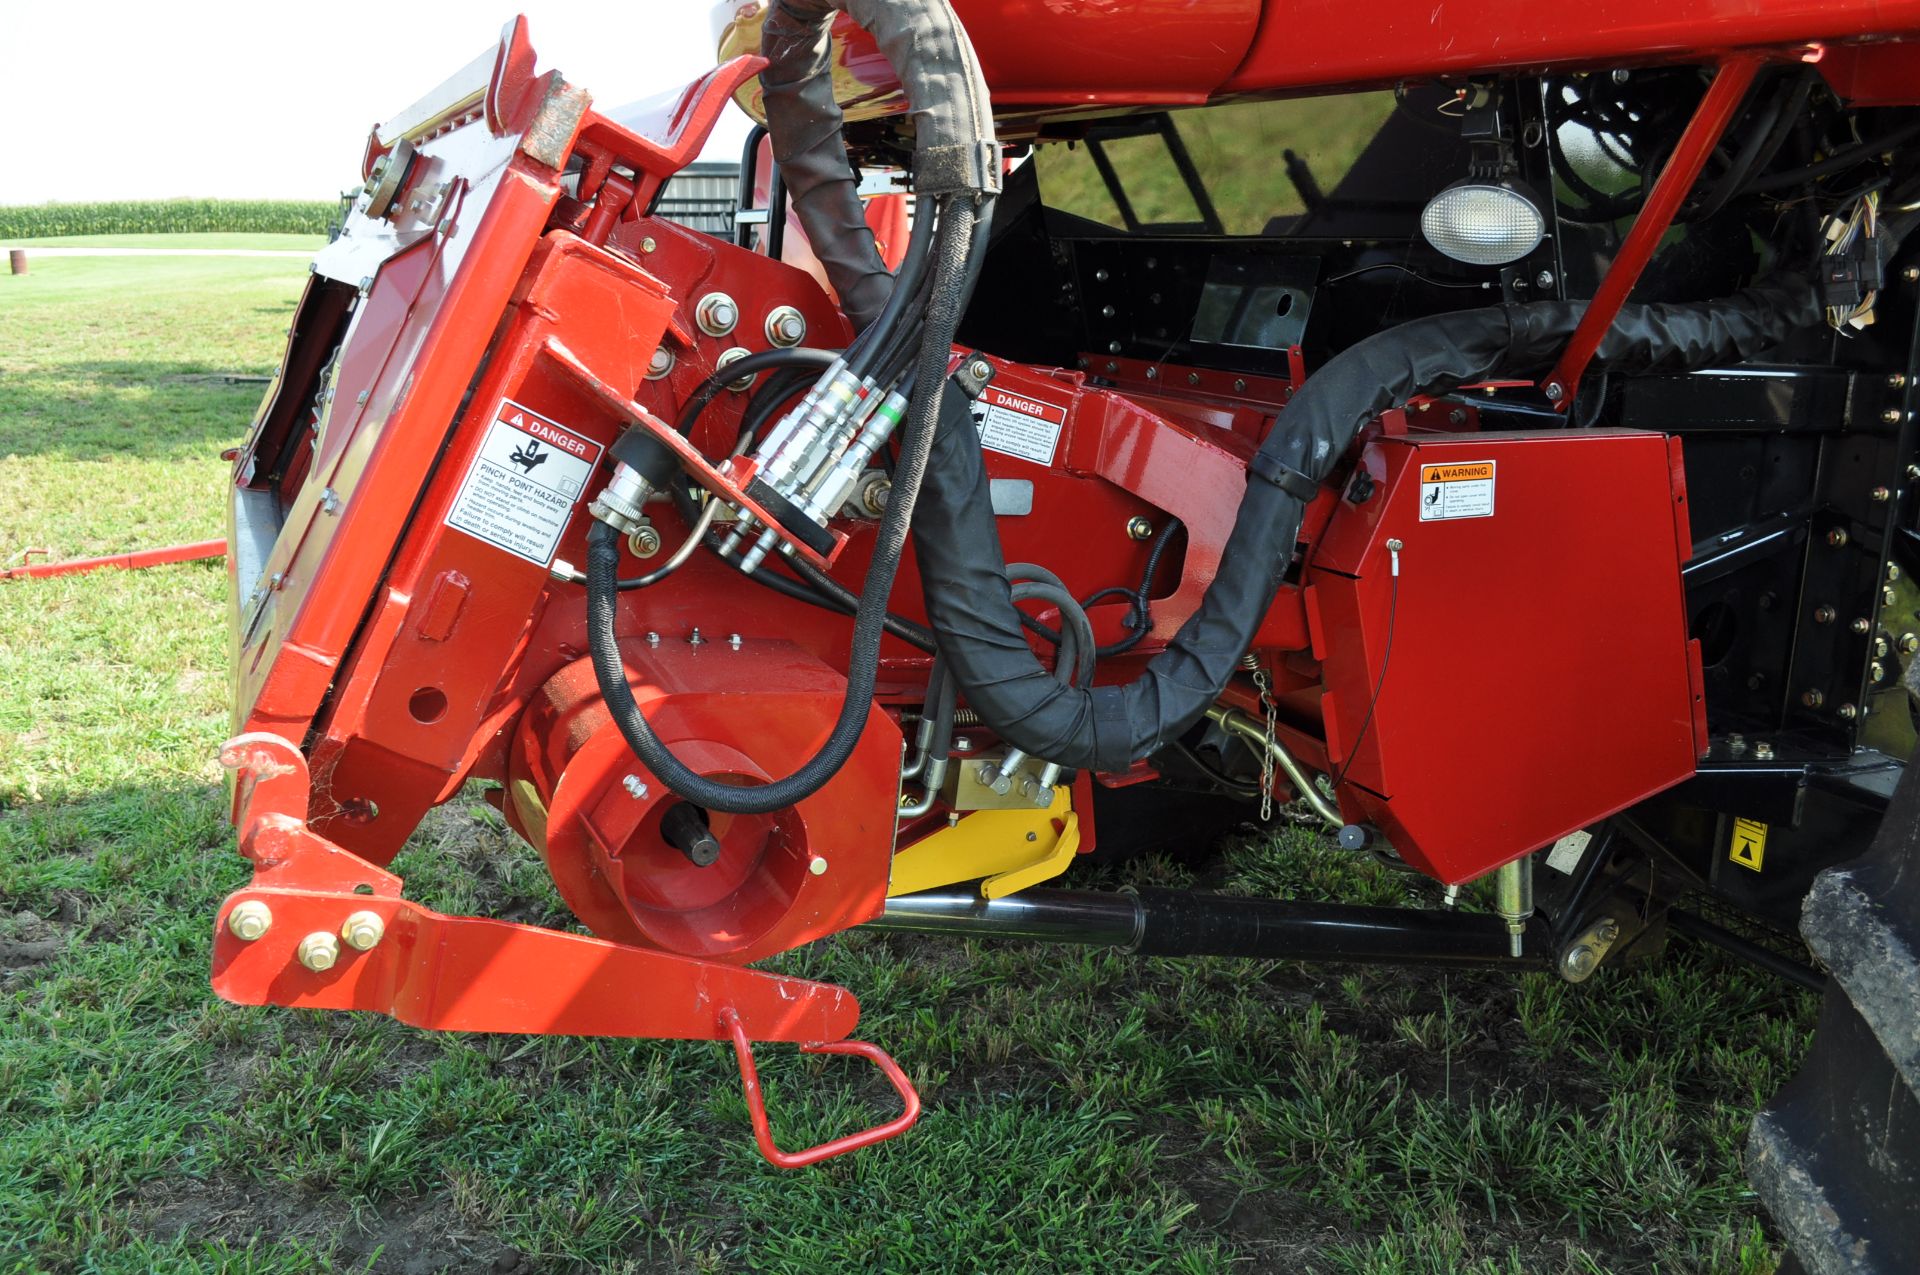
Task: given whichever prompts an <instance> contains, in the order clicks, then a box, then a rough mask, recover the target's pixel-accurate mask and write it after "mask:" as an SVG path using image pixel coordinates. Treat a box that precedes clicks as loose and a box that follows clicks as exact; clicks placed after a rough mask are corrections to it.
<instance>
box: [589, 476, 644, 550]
mask: <svg viewBox="0 0 1920 1275" xmlns="http://www.w3.org/2000/svg"><path fill="white" fill-rule="evenodd" d="M651 490H652V486H651V484H649V483H648V482H647V480H646V479H645V478H643V477H641V476H640V474H639V472H638V471H636V470H634V469H630V468H629V467H627V466H626V465H624V464H617V465H615V466H614V467H613V478H612V480H611V481H609V482H608V483H607V485H606V486H605V487H602V488H601V489H600V494H599V495H597V496H595V497H594V498H593V502H592V503H591V504H589V505H588V506H587V512H588V513H590V514H592V515H593V516H594V517H595V518H598V519H599V520H600V521H601V522H604V523H606V524H607V525H608V526H610V527H612V528H614V529H615V530H616V531H618V532H619V533H620V534H621V535H623V536H631V535H633V534H634V533H636V532H638V531H639V530H640V529H641V528H642V527H645V526H646V525H647V517H646V515H645V514H644V513H642V512H641V511H640V510H641V506H642V505H644V504H645V503H646V500H647V493H648V492H649V491H651Z"/></svg>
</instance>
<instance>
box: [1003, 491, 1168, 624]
mask: <svg viewBox="0 0 1920 1275" xmlns="http://www.w3.org/2000/svg"><path fill="white" fill-rule="evenodd" d="M1184 526H1185V524H1183V523H1182V522H1181V521H1180V520H1179V519H1178V518H1169V519H1167V521H1166V523H1165V524H1164V525H1163V526H1162V527H1161V528H1160V531H1159V534H1157V535H1156V536H1155V537H1154V539H1153V548H1152V550H1151V551H1150V552H1149V553H1148V554H1147V568H1146V570H1145V571H1143V572H1141V574H1140V587H1139V588H1138V589H1129V588H1127V587H1125V586H1124V585H1117V584H1116V585H1109V586H1108V587H1106V588H1104V589H1097V590H1095V591H1094V592H1092V593H1089V594H1088V595H1087V596H1086V597H1084V598H1081V599H1080V606H1081V609H1082V610H1087V611H1091V610H1092V609H1093V608H1094V607H1095V606H1096V605H1098V604H1099V603H1101V602H1103V601H1105V600H1106V599H1108V598H1116V597H1124V598H1126V599H1127V600H1128V602H1129V603H1130V604H1131V611H1132V614H1131V615H1130V616H1129V617H1128V619H1127V628H1128V629H1129V630H1130V632H1129V633H1128V634H1127V636H1125V637H1123V638H1121V639H1120V640H1119V641H1117V642H1113V643H1110V644H1108V645H1106V646H1101V647H1096V648H1094V655H1095V656H1096V657H1097V658H1099V659H1106V658H1107V657H1109V656H1114V655H1124V654H1126V653H1127V652H1128V651H1131V650H1132V649H1133V648H1134V647H1136V646H1138V645H1140V642H1141V640H1142V639H1143V638H1145V637H1146V636H1147V634H1149V633H1151V632H1153V580H1154V577H1155V576H1156V575H1158V574H1159V571H1160V559H1161V557H1162V556H1163V555H1164V554H1165V553H1166V551H1167V545H1168V544H1169V543H1170V542H1171V541H1172V539H1173V536H1174V533H1175V532H1177V531H1180V530H1181V529H1182V528H1183V527H1184ZM1013 570H1014V568H1012V567H1009V568H1008V571H1009V572H1012V571H1013ZM1020 623H1021V625H1022V626H1024V627H1025V628H1026V629H1027V631H1028V632H1030V633H1033V634H1035V635H1036V636H1038V637H1040V638H1042V639H1044V640H1046V641H1047V642H1050V643H1052V644H1053V645H1054V646H1059V645H1060V632H1059V630H1058V629H1054V628H1052V627H1050V626H1048V625H1046V624H1044V623H1042V622H1041V621H1039V620H1036V619H1034V618H1033V617H1032V616H1030V615H1028V614H1027V613H1026V612H1024V611H1023V612H1021V613H1020Z"/></svg>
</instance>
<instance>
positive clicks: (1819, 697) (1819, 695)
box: [1800, 687, 1827, 708]
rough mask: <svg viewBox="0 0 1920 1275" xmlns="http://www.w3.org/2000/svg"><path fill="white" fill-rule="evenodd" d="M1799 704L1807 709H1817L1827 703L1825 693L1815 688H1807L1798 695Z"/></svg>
mask: <svg viewBox="0 0 1920 1275" xmlns="http://www.w3.org/2000/svg"><path fill="white" fill-rule="evenodd" d="M1800 702H1801V703H1802V704H1805V705H1806V706H1807V707H1808V708H1818V707H1820V706H1821V705H1822V704H1824V703H1826V702H1827V697H1826V693H1825V692H1823V691H1821V690H1818V689H1817V688H1812V687H1809V688H1808V689H1807V690H1805V691H1802V692H1801V693H1800Z"/></svg>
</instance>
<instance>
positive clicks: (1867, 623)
mask: <svg viewBox="0 0 1920 1275" xmlns="http://www.w3.org/2000/svg"><path fill="white" fill-rule="evenodd" d="M1847 627H1848V628H1850V629H1852V630H1853V631H1854V632H1855V633H1860V634H1865V633H1870V632H1872V631H1873V621H1872V620H1869V619H1868V618H1867V617H1866V616H1864V615H1863V616H1861V617H1859V618H1858V619H1856V620H1855V621H1854V622H1853V623H1852V624H1850V625H1848V626H1847Z"/></svg>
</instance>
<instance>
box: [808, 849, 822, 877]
mask: <svg viewBox="0 0 1920 1275" xmlns="http://www.w3.org/2000/svg"><path fill="white" fill-rule="evenodd" d="M807 871H808V872H810V873H812V874H813V875H814V876H816V877H823V876H825V875H827V861H826V859H825V858H824V857H822V856H820V855H817V854H816V855H814V856H813V858H811V859H809V860H807Z"/></svg>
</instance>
